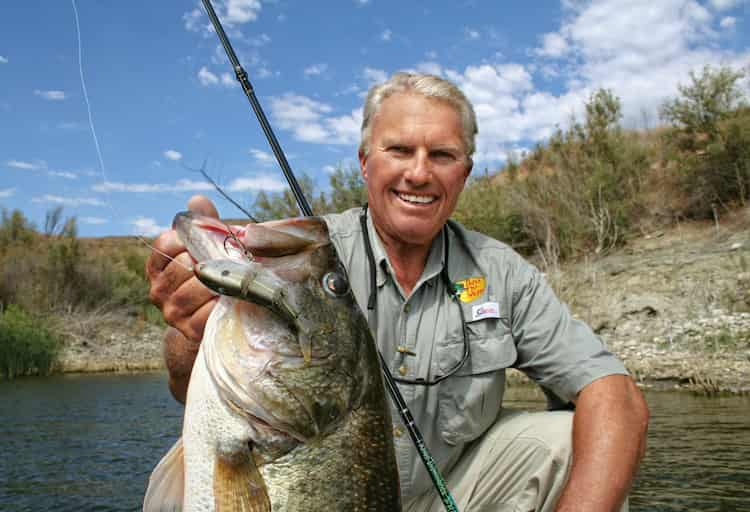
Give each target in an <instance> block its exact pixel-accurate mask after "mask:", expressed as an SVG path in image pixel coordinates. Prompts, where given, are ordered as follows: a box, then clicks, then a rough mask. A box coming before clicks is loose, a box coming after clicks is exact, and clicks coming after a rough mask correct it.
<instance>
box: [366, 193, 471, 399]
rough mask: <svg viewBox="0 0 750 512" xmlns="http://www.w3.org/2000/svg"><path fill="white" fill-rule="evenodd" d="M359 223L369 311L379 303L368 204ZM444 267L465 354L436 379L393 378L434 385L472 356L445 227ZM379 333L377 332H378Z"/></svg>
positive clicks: (445, 279)
mask: <svg viewBox="0 0 750 512" xmlns="http://www.w3.org/2000/svg"><path fill="white" fill-rule="evenodd" d="M359 223H360V226H361V228H362V237H363V239H364V243H365V253H367V262H368V264H369V267H370V295H369V298H368V299H367V309H368V311H373V310H375V306H376V304H377V300H378V299H377V282H376V268H375V255H374V254H373V252H372V243H371V242H370V235H369V232H368V230H367V205H365V206H363V207H362V213H361V214H360V215H359ZM443 248H444V253H443V268H442V269H441V270H440V277H441V278H442V280H443V284H444V285H445V289H446V293H448V295H449V296H450V298H451V300H453V302H454V303H456V305H457V306H458V313H459V315H460V316H461V334H462V337H463V345H464V346H463V349H464V350H463V354H462V355H461V360H460V361H459V362H458V363H456V364H455V365H454V366H453V368H451V369H450V370H448V372H446V374H445V375H437V376H436V377H435V378H434V379H431V380H426V379H422V378H417V379H404V378H400V377H393V380H394V381H396V382H399V383H401V384H411V385H414V386H434V385H435V384H437V383H438V382H442V381H444V380H445V379H447V378H448V377H450V376H452V375H454V374H455V373H456V372H457V371H458V370H460V369H461V367H463V365H465V364H466V361H468V360H469V356H470V353H471V352H470V347H469V333H468V329H467V327H466V318H465V316H464V309H463V308H462V307H461V304H460V303H459V294H458V292H457V291H456V286H455V285H454V284H453V282H452V281H451V279H450V277H449V276H448V230H447V229H446V228H445V227H443ZM376 334H377V333H376Z"/></svg>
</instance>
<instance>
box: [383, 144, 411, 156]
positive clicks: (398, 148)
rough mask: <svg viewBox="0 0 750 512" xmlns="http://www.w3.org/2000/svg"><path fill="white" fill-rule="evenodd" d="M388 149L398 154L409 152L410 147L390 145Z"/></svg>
mask: <svg viewBox="0 0 750 512" xmlns="http://www.w3.org/2000/svg"><path fill="white" fill-rule="evenodd" d="M388 151H390V152H391V153H396V154H398V155H406V154H408V153H409V148H408V147H406V146H390V147H389V148H388Z"/></svg>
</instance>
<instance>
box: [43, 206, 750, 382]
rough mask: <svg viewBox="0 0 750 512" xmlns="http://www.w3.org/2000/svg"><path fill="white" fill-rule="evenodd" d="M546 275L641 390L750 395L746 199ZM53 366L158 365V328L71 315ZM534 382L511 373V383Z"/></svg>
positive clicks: (123, 368)
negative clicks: (721, 213) (725, 211)
mask: <svg viewBox="0 0 750 512" xmlns="http://www.w3.org/2000/svg"><path fill="white" fill-rule="evenodd" d="M546 278H547V280H548V281H549V282H550V284H551V286H552V287H553V288H554V289H555V290H556V292H557V294H558V296H559V297H560V299H561V300H562V301H563V302H564V303H566V304H567V305H568V306H569V307H570V309H571V311H572V313H573V315H574V316H576V317H578V318H580V319H581V320H583V321H584V322H586V323H587V324H588V325H589V326H591V328H592V329H593V330H594V332H595V333H596V334H597V335H599V336H600V337H601V338H602V340H603V341H604V342H605V344H606V345H607V347H608V348H609V350H611V351H612V352H613V353H615V354H616V355H617V356H618V357H620V358H621V359H622V360H623V362H624V363H625V366H626V367H627V369H628V371H629V372H630V373H631V375H632V376H633V378H634V379H635V380H636V382H637V383H638V384H639V385H640V386H641V387H643V388H644V389H655V390H688V391H693V392H698V393H701V394H707V395H722V394H738V395H746V394H750V206H748V207H745V208H743V209H741V210H738V211H736V212H734V213H733V214H732V215H731V216H727V217H726V218H724V219H722V223H721V225H719V224H718V223H715V222H691V223H685V224H677V225H676V226H674V227H671V228H669V229H665V230H660V231H655V232H652V233H648V234H645V235H644V236H641V237H638V238H635V239H632V240H628V242H627V243H626V244H625V246H624V247H621V248H619V249H617V250H616V251H613V252H612V253H610V254H606V255H597V256H596V257H595V258H592V259H587V258H585V259H583V260H581V261H576V262H570V263H566V264H564V265H562V266H561V267H559V268H554V269H552V270H550V271H548V272H547V273H546ZM61 320H62V322H60V324H59V325H62V326H64V329H65V332H63V333H61V334H63V336H64V339H65V343H64V346H63V348H62V350H61V352H60V354H59V357H58V363H57V364H56V366H55V368H54V370H53V372H54V373H101V372H118V373H123V372H131V371H158V370H164V369H165V368H164V362H163V355H162V351H163V348H162V346H163V341H162V340H163V334H164V327H159V326H155V325H152V324H147V323H145V322H144V321H142V320H139V319H137V318H136V317H134V316H128V315H126V314H122V313H111V312H110V313H102V312H96V313H89V314H87V315H84V314H76V315H68V316H66V317H65V318H63V319H61ZM524 381H525V382H530V381H528V379H526V378H525V376H523V375H522V374H520V373H519V372H516V371H515V370H511V371H510V372H508V378H507V383H508V385H509V386H512V385H516V384H520V383H522V382H524Z"/></svg>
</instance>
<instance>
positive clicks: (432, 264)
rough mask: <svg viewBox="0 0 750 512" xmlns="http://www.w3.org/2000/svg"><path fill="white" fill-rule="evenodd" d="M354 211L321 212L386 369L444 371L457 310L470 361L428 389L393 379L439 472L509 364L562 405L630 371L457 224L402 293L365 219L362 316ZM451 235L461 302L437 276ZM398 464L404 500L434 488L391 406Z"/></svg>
mask: <svg viewBox="0 0 750 512" xmlns="http://www.w3.org/2000/svg"><path fill="white" fill-rule="evenodd" d="M361 212H362V210H361V209H359V208H357V209H352V210H348V211H346V212H344V213H340V214H331V215H326V216H324V219H325V221H326V223H327V224H328V229H329V232H330V237H331V240H332V241H333V244H334V246H335V248H336V250H337V252H338V255H339V258H340V259H341V262H342V263H343V265H344V267H346V270H347V272H348V274H349V280H350V283H351V287H352V290H353V292H354V295H355V297H356V299H357V303H358V304H359V306H360V308H361V309H362V311H363V313H364V314H365V315H366V316H367V317H368V321H369V323H370V328H371V329H372V330H373V332H374V333H375V334H374V335H375V340H376V342H377V345H378V347H379V349H380V351H381V352H382V354H383V356H384V357H385V360H386V361H387V363H388V364H389V366H390V370H391V373H392V374H393V375H394V376H396V377H402V378H408V379H417V378H423V379H433V378H434V377H436V376H439V375H445V374H446V373H447V372H448V371H450V369H451V368H453V367H454V366H455V365H456V364H457V363H458V362H459V361H460V360H461V357H462V355H463V351H464V348H463V347H464V343H463V335H462V329H461V316H460V312H459V309H458V308H459V307H460V308H462V309H463V313H464V318H465V319H466V327H467V331H468V339H469V345H470V354H471V355H470V358H469V359H468V361H467V362H466V364H465V365H464V366H463V367H462V368H461V369H460V370H459V371H458V372H457V373H456V374H455V375H453V376H451V377H449V378H447V379H446V380H444V381H442V382H440V383H438V384H436V385H434V386H415V385H409V384H399V389H400V390H401V393H402V394H403V396H404V399H405V400H406V403H407V405H408V406H409V409H410V410H411V413H412V414H413V416H414V419H415V421H416V424H417V426H418V427H419V429H420V431H421V432H422V435H423V437H424V439H425V442H426V444H427V446H428V448H429V449H430V451H431V453H432V456H433V457H434V458H435V460H436V462H437V463H438V465H439V467H440V468H441V470H442V471H446V472H447V471H448V470H450V468H452V467H453V465H454V464H455V463H456V461H457V460H458V458H459V457H460V455H461V453H462V452H463V449H464V447H465V445H466V443H468V442H470V441H472V440H474V439H476V438H477V437H479V436H480V435H481V434H482V433H484V431H485V430H486V429H487V428H488V427H489V426H490V425H491V424H492V423H493V422H494V420H495V418H496V417H497V415H498V413H499V412H500V409H501V405H502V399H503V392H504V388H505V368H509V367H513V368H518V369H519V370H521V371H523V372H524V373H526V374H527V375H528V376H529V377H530V378H531V379H533V380H534V381H536V382H537V383H538V384H540V385H541V386H542V387H543V388H544V389H545V391H546V392H547V393H548V394H549V395H551V396H552V395H554V396H555V397H557V398H559V401H560V402H562V403H565V402H570V401H571V400H573V399H574V398H575V397H576V395H577V394H578V392H579V391H580V390H581V389H582V388H583V387H584V386H586V385H587V384H589V383H590V382H592V381H594V380H596V379H598V378H601V377H604V376H607V375H612V374H623V375H627V370H626V369H625V367H624V366H623V364H622V362H620V361H619V360H618V359H617V358H616V357H615V356H614V355H612V354H611V353H610V352H609V351H608V350H607V349H606V347H605V346H604V344H603V343H602V341H601V340H600V339H599V338H598V337H597V336H596V335H595V334H594V333H593V332H592V331H591V329H590V328H589V327H588V326H587V325H586V324H584V323H583V322H581V321H580V320H577V319H575V318H573V317H572V316H571V314H570V311H569V310H568V308H567V307H566V306H565V305H564V304H562V303H561V302H560V301H559V300H558V299H557V297H556V296H555V294H554V292H553V291H552V289H551V288H550V286H549V285H548V284H547V282H546V281H545V279H544V275H543V274H542V273H541V272H539V271H538V270H537V269H536V268H535V267H534V266H532V265H531V264H529V263H527V262H526V261H525V260H524V259H523V258H521V256H519V255H518V254H517V253H516V252H515V251H513V250H512V249H511V248H510V247H508V246H507V245H505V244H503V243H502V242H499V241H497V240H494V239H492V238H489V237H487V236H484V235H482V234H479V233H476V232H473V231H469V230H466V229H464V228H463V227H462V226H460V225H459V224H457V223H455V222H450V224H451V228H450V229H447V230H443V231H442V232H441V234H440V235H438V237H436V239H435V240H434V241H433V244H432V247H431V249H430V253H429V256H428V258H427V264H426V265H425V268H424V271H423V273H422V276H421V277H420V278H419V281H418V282H417V284H416V286H415V287H414V289H413V290H412V293H411V295H410V296H408V297H406V296H405V295H404V293H403V291H402V290H401V287H400V286H399V284H398V283H397V282H396V280H395V277H394V276H395V274H394V272H393V269H392V267H391V265H390V262H389V260H388V257H387V256H386V253H385V250H384V249H383V246H382V244H381V242H380V239H379V238H378V235H377V233H376V231H375V229H374V227H373V225H372V220H371V218H370V217H369V215H368V219H367V228H368V233H369V236H370V241H371V243H372V250H373V255H374V258H375V266H376V286H377V305H376V308H375V311H371V312H368V310H367V301H368V297H369V293H370V269H369V265H368V260H367V253H366V251H365V245H364V240H363V236H362V230H361V227H360V222H359V216H360V214H361ZM446 234H447V236H448V238H449V256H448V260H449V262H448V275H449V276H450V279H451V281H452V282H454V283H457V284H458V285H459V287H460V289H461V290H462V292H461V295H460V297H461V298H460V301H459V302H458V304H457V303H456V302H455V301H454V300H453V299H451V298H450V297H449V295H448V293H447V291H446V285H445V283H444V281H443V279H442V278H441V276H440V273H441V270H442V268H443V265H444V264H445V262H444V261H443V257H444V243H445V240H444V237H445V236H446ZM391 416H392V419H393V433H394V441H395V446H396V460H397V462H398V467H399V476H400V479H401V490H402V493H403V497H404V499H405V500H408V499H409V498H411V497H413V496H416V495H418V494H421V493H423V492H425V491H427V490H428V489H430V488H431V487H432V483H431V481H430V477H429V475H428V474H427V472H426V471H425V469H424V467H423V464H422V462H421V460H420V459H419V455H418V454H417V452H416V450H415V449H414V446H413V444H412V441H411V439H410V438H409V435H408V433H407V432H406V430H405V427H404V426H403V425H402V423H401V419H400V417H399V414H398V411H397V410H396V408H395V407H393V405H392V409H391Z"/></svg>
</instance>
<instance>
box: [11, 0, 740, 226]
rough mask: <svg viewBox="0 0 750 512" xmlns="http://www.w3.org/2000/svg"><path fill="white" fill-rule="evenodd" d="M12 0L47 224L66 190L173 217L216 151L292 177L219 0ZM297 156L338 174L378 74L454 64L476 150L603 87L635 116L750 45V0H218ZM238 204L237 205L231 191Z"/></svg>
mask: <svg viewBox="0 0 750 512" xmlns="http://www.w3.org/2000/svg"><path fill="white" fill-rule="evenodd" d="M75 5H76V7H77V10H78V15H79V21H80V35H81V40H82V46H81V52H82V60H81V62H80V65H81V67H82V70H83V74H84V78H85V81H84V83H85V87H86V90H87V92H88V97H89V100H90V107H91V114H92V118H93V127H94V129H95V131H96V134H97V139H98V142H99V146H100V149H101V155H102V159H103V162H104V167H102V166H101V164H100V162H99V158H98V157H97V150H96V145H95V142H94V138H93V136H92V132H91V126H90V124H89V120H88V113H87V105H86V103H85V101H84V94H83V88H82V83H81V78H80V75H79V59H78V44H77V38H78V36H77V32H76V23H75V17H74V9H73V4H72V2H71V1H66V0H54V1H53V0H44V1H43V0H23V1H21V0H6V1H4V2H3V5H2V7H0V14H1V16H0V206H1V207H3V208H6V209H8V210H12V209H20V210H21V211H23V212H24V214H25V215H26V216H27V217H28V218H30V219H31V220H32V221H34V222H35V223H36V224H37V226H39V227H42V226H43V224H44V215H45V212H46V211H48V210H50V209H51V208H54V207H55V206H58V205H63V206H64V212H65V214H66V215H68V216H71V215H75V216H76V217H77V219H78V223H79V232H80V234H81V235H84V236H101V235H127V234H133V233H136V232H139V233H143V234H147V235H153V234H155V233H157V232H158V231H159V230H160V229H164V227H166V226H168V225H169V223H170V222H171V219H172V217H173V215H174V213H175V212H177V211H179V210H181V209H183V208H184V205H185V202H186V200H187V199H188V198H189V197H190V195H192V194H194V193H198V192H202V193H207V194H208V195H210V196H212V197H213V196H216V194H215V193H214V192H212V191H211V190H210V189H209V187H208V186H207V184H206V183H205V182H204V181H203V179H202V177H201V176H200V175H199V174H197V173H196V172H194V171H192V170H191V169H196V168H199V167H200V166H201V165H202V164H203V162H204V161H205V162H206V170H207V171H208V172H209V174H210V175H211V176H213V177H214V178H215V179H216V180H217V181H219V182H220V183H221V184H222V185H223V186H224V187H225V189H226V190H228V191H230V192H231V193H232V195H233V196H234V197H235V199H237V200H238V201H240V202H241V203H244V204H250V203H251V201H252V198H253V197H254V195H255V194H256V193H257V192H258V191H259V190H269V191H278V190H283V189H284V187H285V182H284V181H283V177H282V176H281V173H280V171H279V170H278V166H277V165H276V164H275V161H274V160H273V156H272V154H271V151H270V149H269V148H268V145H267V143H266V141H265V138H264V136H263V134H262V132H261V130H260V128H259V126H258V123H257V121H256V120H255V118H254V115H253V114H252V112H251V110H250V107H249V104H248V103H247V100H246V99H245V97H244V95H243V94H242V91H241V89H240V88H239V87H238V86H237V85H236V82H235V80H234V75H233V74H230V73H231V69H230V67H229V65H228V62H227V60H226V58H225V57H224V54H223V51H222V50H221V48H220V46H219V42H218V40H217V38H216V36H215V34H213V33H212V32H211V31H210V30H209V29H208V28H207V25H208V19H207V17H206V16H205V14H204V13H203V11H202V7H201V6H200V4H199V2H196V1H192V0H185V1H179V2H178V1H176V0H161V1H158V2H154V1H146V0H132V1H118V2H101V1H96V0H76V4H75ZM215 7H216V9H217V11H218V12H219V14H220V17H221V18H222V19H223V21H224V23H225V28H226V30H227V32H228V34H229V36H230V39H231V41H232V44H233V45H234V47H235V50H236V51H237V53H238V55H239V57H240V60H241V62H242V63H243V65H244V66H245V68H246V69H247V71H248V73H249V75H250V80H251V82H252V83H253V85H254V87H255V89H256V93H257V94H258V97H259V98H260V101H261V103H262V105H263V108H264V110H265V111H266V114H267V115H268V117H269V119H270V121H271V124H272V126H273V128H274V130H275V131H276V135H277V137H278V138H279V141H280V142H281V145H282V147H283V148H284V150H285V152H286V154H287V157H288V159H289V161H290V164H291V166H292V168H293V169H294V170H295V172H296V173H303V172H304V173H307V174H309V175H310V176H312V177H313V178H314V179H315V180H316V182H317V183H318V184H319V185H320V186H321V187H323V188H324V187H325V185H326V184H327V181H328V180H327V175H328V173H330V172H331V170H332V169H333V168H335V167H336V166H338V165H343V166H350V165H354V164H355V162H356V158H355V157H356V148H357V144H358V139H359V123H360V120H361V112H360V109H361V104H362V100H363V96H364V94H365V93H366V91H367V89H368V87H369V86H370V85H372V84H373V83H375V82H377V81H380V80H382V79H384V78H385V77H387V76H388V75H390V74H391V73H393V72H395V71H399V70H421V71H428V72H432V73H437V74H440V75H442V76H444V77H447V78H449V79H451V80H453V81H455V82H456V83H458V84H459V86H460V87H461V88H462V89H463V90H464V92H465V93H466V94H467V95H468V96H469V98H470V99H471V100H472V102H473V103H474V105H475V109H476V111H477V115H478V118H479V131H480V134H479V138H478V153H477V155H476V158H475V161H476V167H475V169H477V170H481V171H483V170H484V169H489V170H490V171H493V170H496V169H498V168H499V167H500V166H501V165H502V163H503V162H504V161H505V159H506V158H508V156H509V155H514V154H518V153H519V152H522V151H523V150H525V149H528V148H531V147H532V146H533V145H534V144H535V143H537V142H539V141H543V140H544V139H545V138H546V137H548V136H549V134H550V133H551V132H552V130H554V128H555V126H564V125H565V124H566V123H568V122H569V120H570V119H571V117H572V116H573V115H578V116H579V117H580V113H581V110H582V107H583V104H584V102H585V100H586V98H587V97H588V96H589V95H590V94H591V92H592V91H593V90H595V89H596V88H599V87H608V88H610V89H612V90H613V91H614V92H615V93H616V94H617V95H618V96H619V97H620V98H621V99H622V102H623V106H624V111H625V123H626V124H627V125H629V126H631V127H636V128H641V127H650V126H654V125H655V124H657V123H658V114H657V112H658V106H659V105H660V104H661V102H663V100H664V99H665V98H667V97H670V96H674V94H675V93H676V90H677V89H676V87H677V84H678V83H686V82H687V81H688V73H689V72H690V71H691V70H699V69H700V68H701V67H702V66H703V65H704V64H707V63H708V64H714V65H716V64H725V65H729V66H732V67H735V68H740V67H747V66H748V65H750V30H748V23H750V16H749V14H750V3H749V2H748V1H747V0H744V1H743V0H704V1H697V0H658V1H654V0H647V1H643V0H601V1H594V2H588V1H587V2H582V1H574V0H562V1H561V2H552V1H537V2H500V1H479V0H476V1H474V0H463V1H462V0H454V1H450V2H442V1H425V2H419V1H412V2H409V1H403V0H402V1H390V0H338V1H329V2H308V1H296V0H216V1H215ZM217 204H218V205H219V206H220V209H221V210H222V212H224V213H226V214H227V215H231V216H236V215H237V211H236V210H234V209H233V207H231V206H230V205H228V204H227V203H226V202H224V201H223V200H221V199H218V198H217Z"/></svg>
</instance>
